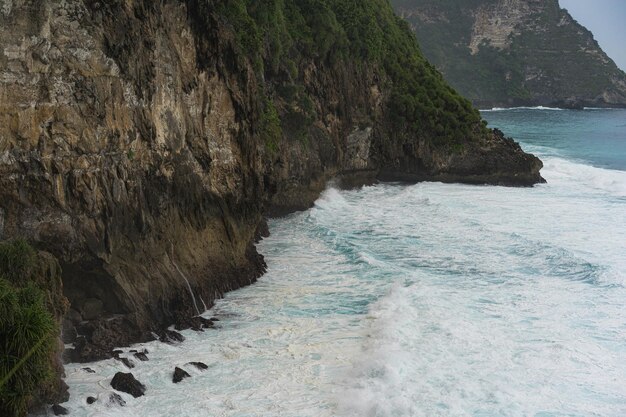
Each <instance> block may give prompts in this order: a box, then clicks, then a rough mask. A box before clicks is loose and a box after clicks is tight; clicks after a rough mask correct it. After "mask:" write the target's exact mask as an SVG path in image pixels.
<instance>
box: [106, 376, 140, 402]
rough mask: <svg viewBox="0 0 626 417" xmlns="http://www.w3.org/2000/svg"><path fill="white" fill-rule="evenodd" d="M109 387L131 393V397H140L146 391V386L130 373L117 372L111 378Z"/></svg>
mask: <svg viewBox="0 0 626 417" xmlns="http://www.w3.org/2000/svg"><path fill="white" fill-rule="evenodd" d="M111 387H113V389H116V390H118V391H121V392H125V393H127V394H130V395H132V396H133V397H135V398H137V397H141V396H142V395H144V394H145V392H146V387H145V386H144V385H143V384H142V383H141V382H139V381H137V380H136V379H135V376H134V375H133V374H131V373H123V372H118V373H116V374H115V376H114V377H113V379H112V380H111Z"/></svg>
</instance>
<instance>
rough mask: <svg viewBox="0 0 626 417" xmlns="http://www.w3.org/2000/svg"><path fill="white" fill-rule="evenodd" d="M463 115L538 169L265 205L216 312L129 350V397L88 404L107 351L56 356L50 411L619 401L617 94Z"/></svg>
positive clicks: (619, 412)
mask: <svg viewBox="0 0 626 417" xmlns="http://www.w3.org/2000/svg"><path fill="white" fill-rule="evenodd" d="M483 116H484V117H485V118H486V119H487V120H488V121H489V124H490V126H492V127H498V128H500V129H502V130H503V131H504V132H505V133H506V134H507V135H509V136H513V137H514V138H516V139H517V140H519V141H520V142H521V143H522V146H523V148H524V149H525V150H527V151H530V152H533V153H535V154H537V155H538V156H540V157H541V158H542V160H543V161H544V164H545V167H544V169H543V170H542V175H543V176H544V177H545V179H546V180H547V181H548V182H547V184H542V185H538V186H536V187H533V188H505V187H493V186H468V185H458V184H441V183H420V184H415V185H406V184H379V185H375V186H370V187H364V188H362V189H358V190H349V191H339V190H337V189H334V188H332V187H331V188H329V189H327V190H326V191H325V192H324V193H323V195H322V196H321V197H320V199H319V200H318V201H317V202H316V204H315V207H313V208H312V209H310V210H308V211H306V212H301V213H295V214H292V215H290V216H288V217H286V218H282V219H276V220H272V221H271V222H270V230H271V233H272V235H271V236H270V237H269V238H267V239H265V240H264V241H263V242H262V243H261V244H260V245H259V250H260V252H261V253H263V254H264V255H265V257H266V261H267V263H268V267H269V269H268V273H267V274H266V275H265V276H263V277H262V278H261V279H260V280H259V282H258V283H256V284H255V285H253V286H250V287H247V288H244V289H241V290H238V291H234V292H231V293H229V294H227V295H226V297H225V298H224V299H223V300H220V301H219V302H218V303H217V305H216V306H215V307H214V308H213V309H212V310H211V311H209V312H207V313H205V315H206V316H207V317H213V316H217V317H218V318H219V319H220V321H219V326H218V327H219V328H218V329H215V330H209V331H206V332H202V333H196V332H193V331H185V332H183V334H184V335H185V337H186V338H187V340H186V341H185V342H184V343H182V344H178V345H168V344H163V343H158V342H152V343H147V344H142V345H138V346H134V347H133V348H135V349H136V348H137V347H140V348H146V349H148V351H149V354H148V357H149V358H150V361H149V362H139V361H135V364H136V367H135V368H134V369H133V370H132V372H133V374H134V375H135V376H136V377H137V379H139V380H140V381H141V382H143V383H144V384H145V385H146V387H147V391H146V395H145V396H144V397H141V398H137V399H135V398H132V397H131V396H128V395H126V394H121V395H122V397H123V398H124V400H125V401H126V406H124V407H120V406H119V405H110V404H108V403H107V399H108V397H109V395H110V393H111V392H113V391H112V389H111V387H110V385H109V383H110V379H111V378H112V376H113V375H114V374H115V372H117V371H123V372H127V370H126V369H125V367H124V365H122V364H121V363H120V362H118V361H115V360H107V361H101V362H97V363H91V364H70V365H67V366H66V373H67V382H68V384H69V386H70V393H71V399H70V401H69V402H68V403H66V404H64V406H66V407H67V408H68V409H69V410H70V415H72V416H94V417H95V416H98V417H100V416H103V417H106V416H120V417H121V416H124V417H135V416H137V417H139V416H141V417H147V416H150V417H157V416H177V417H209V416H229V417H235V416H236V417H252V416H268V417H269V416H276V417H278V416H281V417H325V416H338V417H343V416H345V417H348V416H358V417H369V416H371V417H374V416H380V417H387V416H398V417H400V416H412V417H419V416H424V417H437V416H472V417H513V416H515V417H517V416H519V417H522V416H524V417H527V416H536V417H557V416H580V417H583V416H584V417H591V416H602V417H623V416H626V308H625V305H626V111H624V110H595V109H588V110H584V111H573V110H572V111H570V110H552V109H542V108H540V109H513V110H494V111H487V112H484V113H483ZM128 350H129V348H124V351H128ZM129 357H130V356H129ZM191 361H201V362H204V363H206V364H207V365H208V366H209V368H208V369H207V370H206V371H200V370H197V369H195V368H194V367H192V366H190V365H186V364H187V363H188V362H191ZM175 366H180V367H182V368H184V369H185V370H187V371H188V372H189V373H190V374H191V375H192V377H191V378H187V379H185V380H184V381H183V382H181V383H179V384H173V383H172V380H171V378H172V372H173V369H174V367H175ZM85 367H90V368H92V369H93V370H94V371H96V372H95V373H88V372H87V371H85V370H84V369H83V368H85ZM87 396H94V397H96V398H97V401H96V402H95V403H94V404H92V405H88V404H87V403H86V401H85V400H86V397H87Z"/></svg>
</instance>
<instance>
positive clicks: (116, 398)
mask: <svg viewBox="0 0 626 417" xmlns="http://www.w3.org/2000/svg"><path fill="white" fill-rule="evenodd" d="M107 405H108V406H109V407H110V406H113V405H119V406H120V407H124V406H125V405H126V401H124V399H123V398H122V396H121V395H119V394H117V393H115V392H113V393H111V395H109V402H108V403H107Z"/></svg>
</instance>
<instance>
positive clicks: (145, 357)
mask: <svg viewBox="0 0 626 417" xmlns="http://www.w3.org/2000/svg"><path fill="white" fill-rule="evenodd" d="M134 356H135V358H137V359H139V360H140V361H142V362H146V361H148V355H146V354H145V353H144V352H135V355H134Z"/></svg>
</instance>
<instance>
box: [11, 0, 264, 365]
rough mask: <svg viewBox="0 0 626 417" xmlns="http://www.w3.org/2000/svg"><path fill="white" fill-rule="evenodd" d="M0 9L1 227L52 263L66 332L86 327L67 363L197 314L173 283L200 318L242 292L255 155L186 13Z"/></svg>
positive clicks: (122, 8) (111, 6) (53, 5)
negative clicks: (67, 305) (232, 292)
mask: <svg viewBox="0 0 626 417" xmlns="http://www.w3.org/2000/svg"><path fill="white" fill-rule="evenodd" d="M3 4H5V5H9V4H10V7H9V6H6V7H3V8H2V10H3V12H2V13H0V39H1V41H0V51H2V53H0V139H1V140H0V176H1V179H0V200H1V203H0V205H1V206H2V208H1V209H0V226H2V227H0V230H2V234H3V236H4V235H6V236H7V237H10V236H23V237H26V238H28V239H29V240H30V241H32V242H34V243H35V244H37V245H39V246H41V247H45V248H46V249H48V250H49V251H51V252H52V253H54V254H55V255H56V256H57V257H58V258H59V259H60V260H61V262H62V266H63V270H64V280H65V289H66V294H67V296H68V298H69V299H70V302H71V303H72V305H73V307H74V309H75V310H76V311H77V312H79V313H80V315H81V317H78V318H77V319H76V320H75V322H74V323H73V324H74V325H75V326H76V327H79V325H80V322H81V321H89V322H91V323H94V322H97V323H95V324H94V325H92V326H88V328H86V329H85V331H86V332H87V333H88V334H83V335H82V336H85V340H86V343H85V349H84V350H83V351H84V354H83V352H82V351H81V352H77V354H76V355H75V356H74V358H75V359H76V360H81V359H84V360H93V359H96V358H98V357H102V356H106V354H107V352H108V351H109V350H110V348H111V347H113V346H120V345H125V344H128V343H129V342H130V341H133V340H141V339H144V338H146V337H147V336H146V333H147V332H148V331H150V330H154V331H157V330H159V327H160V323H165V322H168V321H169V322H170V323H171V322H175V321H176V319H177V317H178V316H190V315H193V314H197V313H196V311H194V310H192V309H193V307H192V303H191V294H190V292H189V290H188V289H187V284H186V282H185V281H186V280H187V281H188V282H189V286H190V287H191V289H192V291H193V293H194V297H195V298H196V302H197V303H198V304H199V305H200V308H202V309H204V306H205V305H206V306H209V305H211V302H212V300H213V299H215V298H216V297H219V296H220V295H221V294H222V293H223V292H224V291H227V290H229V289H232V288H237V287H239V286H241V285H245V284H249V283H251V282H253V281H254V280H255V279H256V278H257V277H258V276H259V275H260V274H261V273H262V272H263V271H264V263H263V260H262V258H261V257H260V256H259V255H258V254H257V253H256V251H255V250H254V248H253V247H252V239H253V234H254V230H255V228H256V225H257V224H258V222H259V221H260V219H261V213H262V205H263V200H264V199H263V197H262V193H263V183H262V181H261V174H262V172H263V169H262V161H261V150H262V148H261V147H259V146H257V145H256V144H255V143H254V140H252V139H251V140H250V141H249V142H250V143H247V144H245V146H244V139H245V138H247V137H248V135H250V133H249V130H248V127H247V126H246V122H243V121H242V116H243V115H242V114H241V113H237V109H238V108H239V107H241V106H244V105H245V103H243V101H244V100H245V98H244V97H243V96H244V92H242V90H240V88H242V87H243V88H247V87H248V86H239V85H237V84H235V83H234V82H233V80H232V74H233V73H234V72H239V71H240V70H241V71H244V73H245V71H246V68H242V69H238V68H227V64H225V63H224V62H223V61H224V60H227V59H228V51H221V48H222V47H227V46H222V45H218V44H214V45H209V46H210V47H211V48H214V49H211V50H210V51H208V50H207V51H205V53H206V54H211V56H213V55H214V54H215V60H214V61H212V62H211V64H212V65H211V66H210V67H209V68H206V69H204V70H202V71H200V70H199V69H198V63H197V62H196V55H197V53H200V52H201V51H199V49H200V47H199V46H198V45H196V40H195V38H194V33H193V31H192V29H191V28H190V25H189V21H188V20H189V19H188V13H189V10H188V9H187V8H186V7H185V4H184V3H178V2H169V3H168V4H165V5H163V6H154V5H153V4H152V2H147V1H146V2H139V3H136V4H133V3H131V2H96V1H85V2H83V1H64V2H56V1H35V0H32V1H23V2H9V3H7V2H4V3H3ZM148 16H152V17H151V18H150V19H148V18H147V17H148ZM207 31H209V32H211V33H210V36H214V37H215V39H216V42H217V38H218V32H219V28H218V27H217V25H216V27H212V28H207ZM252 88H253V86H252ZM260 149H261V150H260ZM79 335H80V332H79Z"/></svg>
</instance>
